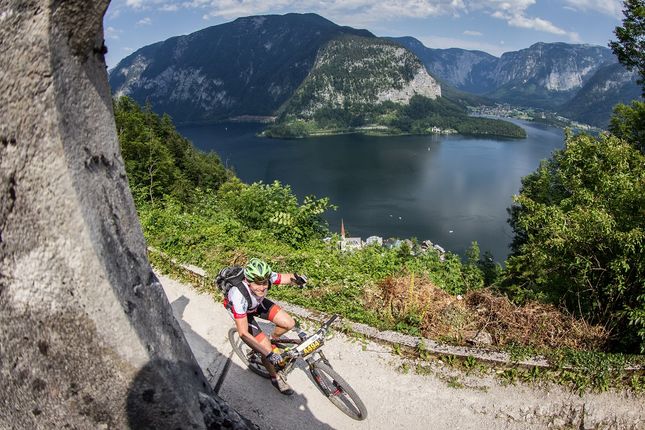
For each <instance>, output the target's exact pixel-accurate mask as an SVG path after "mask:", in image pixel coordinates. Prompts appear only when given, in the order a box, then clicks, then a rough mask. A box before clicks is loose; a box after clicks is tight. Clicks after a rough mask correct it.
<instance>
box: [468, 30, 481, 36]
mask: <svg viewBox="0 0 645 430" xmlns="http://www.w3.org/2000/svg"><path fill="white" fill-rule="evenodd" d="M464 34H465V35H466V36H483V35H484V34H483V33H481V32H479V31H473V30H465V31H464Z"/></svg>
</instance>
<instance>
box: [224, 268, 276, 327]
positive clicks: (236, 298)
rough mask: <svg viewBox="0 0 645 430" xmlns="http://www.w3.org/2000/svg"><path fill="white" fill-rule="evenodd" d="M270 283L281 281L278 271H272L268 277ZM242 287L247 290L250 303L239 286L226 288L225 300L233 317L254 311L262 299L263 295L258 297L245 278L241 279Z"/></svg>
mask: <svg viewBox="0 0 645 430" xmlns="http://www.w3.org/2000/svg"><path fill="white" fill-rule="evenodd" d="M269 281H270V282H271V284H279V283H280V281H281V276H280V274H279V273H272V274H271V277H270V278H269ZM242 285H243V286H242V288H246V290H247V291H248V292H249V297H250V298H251V303H248V302H247V300H246V298H245V297H244V294H242V292H241V291H240V290H239V288H231V289H230V290H228V294H227V295H226V300H227V303H228V304H229V306H227V308H228V310H229V312H230V313H231V314H232V315H233V318H244V317H245V316H246V314H248V313H249V312H254V311H255V310H256V309H257V308H258V306H260V304H261V303H262V300H264V297H258V296H256V295H255V294H253V291H252V290H251V288H249V284H248V283H247V282H246V279H245V280H243V281H242Z"/></svg>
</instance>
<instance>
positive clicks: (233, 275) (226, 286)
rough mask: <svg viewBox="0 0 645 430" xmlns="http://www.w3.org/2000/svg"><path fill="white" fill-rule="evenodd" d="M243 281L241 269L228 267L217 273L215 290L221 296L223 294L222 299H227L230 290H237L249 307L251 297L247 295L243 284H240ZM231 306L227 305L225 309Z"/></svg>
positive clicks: (242, 270)
mask: <svg viewBox="0 0 645 430" xmlns="http://www.w3.org/2000/svg"><path fill="white" fill-rule="evenodd" d="M243 280H244V268H243V267H241V266H228V267H225V268H223V269H222V270H220V271H219V273H218V274H217V277H216V278H215V284H216V285H217V288H218V289H219V290H220V291H221V292H222V294H224V298H227V297H228V292H229V291H230V290H231V288H237V289H238V290H239V291H240V293H242V295H243V296H244V299H246V302H247V303H248V305H249V306H251V303H252V302H251V295H250V294H249V290H247V289H246V287H245V286H244V283H243V282H242V281H243ZM231 306H232V304H231V303H228V305H227V308H230V307H231Z"/></svg>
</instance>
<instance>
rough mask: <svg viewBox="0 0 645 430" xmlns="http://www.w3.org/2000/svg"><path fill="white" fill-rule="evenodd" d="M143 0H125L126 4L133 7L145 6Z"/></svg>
mask: <svg viewBox="0 0 645 430" xmlns="http://www.w3.org/2000/svg"><path fill="white" fill-rule="evenodd" d="M143 3H144V1H143V0H125V5H126V6H128V7H131V8H133V9H141V8H143V6H144V4H143Z"/></svg>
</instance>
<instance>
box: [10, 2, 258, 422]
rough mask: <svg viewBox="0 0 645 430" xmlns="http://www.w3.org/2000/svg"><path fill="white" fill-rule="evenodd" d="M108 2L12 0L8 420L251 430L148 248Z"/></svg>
mask: <svg viewBox="0 0 645 430" xmlns="http://www.w3.org/2000/svg"><path fill="white" fill-rule="evenodd" d="M107 5H108V1H107V0H97V1H92V0H64V1H63V0H53V1H45V0H0V386H1V387H2V389H1V390H0V428H65V427H67V428H126V427H132V428H159V429H163V428H183V429H186V428H219V427H221V426H224V427H230V428H246V427H247V426H248V425H249V424H247V423H246V422H245V421H244V420H243V419H242V418H241V417H240V416H239V415H237V414H236V413H235V412H234V411H231V410H229V409H228V407H227V406H226V405H225V404H224V403H223V402H222V401H221V399H219V398H218V397H217V396H215V395H214V394H213V392H212V390H211V388H210V387H209V386H208V384H207V382H206V379H205V378H204V376H203V374H202V372H201V370H200V368H199V366H198V365H197V363H196V362H195V359H194V357H193V354H192V352H191V351H190V348H189V346H188V344H187V343H186V340H185V339H184V337H183V334H182V332H181V330H180V328H179V326H178V324H177V322H176V321H175V319H174V317H173V315H172V311H171V308H170V306H169V304H168V301H167V299H166V296H165V295H164V293H163V291H162V289H161V287H160V285H159V283H158V281H157V279H156V277H155V276H154V274H153V272H152V270H151V269H150V265H149V263H148V260H147V257H146V248H145V242H144V239H143V235H142V232H141V228H140V225H139V222H138V219H137V217H136V212H135V208H134V204H133V200H132V197H131V195H130V191H129V189H128V184H127V179H126V176H125V169H124V165H123V160H122V159H121V155H120V152H119V146H118V140H117V135H116V130H115V125H114V119H113V112H112V101H111V97H110V91H109V87H108V82H107V73H106V69H105V61H104V58H103V54H104V53H105V51H104V49H105V48H104V46H103V28H102V22H103V14H104V13H105V10H106V9H107Z"/></svg>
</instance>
